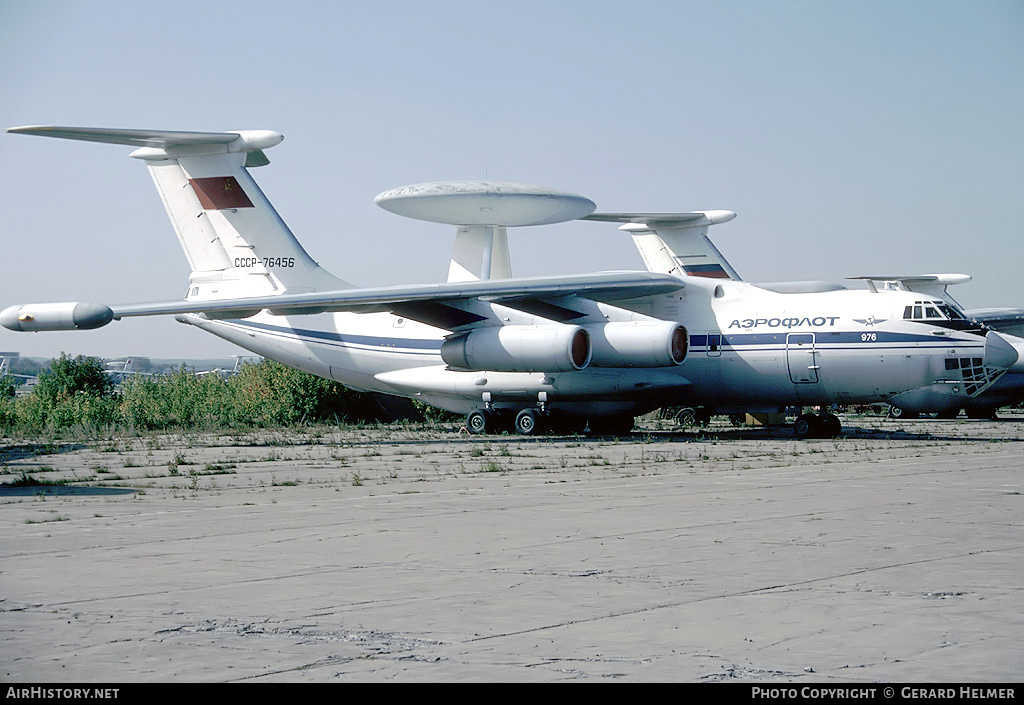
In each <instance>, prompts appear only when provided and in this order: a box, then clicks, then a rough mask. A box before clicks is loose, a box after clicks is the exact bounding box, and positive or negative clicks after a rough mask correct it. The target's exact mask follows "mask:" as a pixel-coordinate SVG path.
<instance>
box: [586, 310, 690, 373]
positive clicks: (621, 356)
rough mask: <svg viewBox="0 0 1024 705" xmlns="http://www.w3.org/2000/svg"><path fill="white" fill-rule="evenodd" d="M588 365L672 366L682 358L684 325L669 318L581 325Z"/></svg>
mask: <svg viewBox="0 0 1024 705" xmlns="http://www.w3.org/2000/svg"><path fill="white" fill-rule="evenodd" d="M585 328H586V329H587V332H589V333H590V340H591V345H592V346H593V349H594V352H593V355H592V356H591V359H590V365H591V367H673V366H675V365H680V364H682V362H683V360H685V359H686V352H687V349H688V347H689V345H688V336H687V333H686V328H684V327H683V326H681V325H680V324H678V323H673V322H672V321H619V322H613V323H604V324H601V325H593V326H590V325H588V326H585Z"/></svg>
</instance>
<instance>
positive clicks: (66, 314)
mask: <svg viewBox="0 0 1024 705" xmlns="http://www.w3.org/2000/svg"><path fill="white" fill-rule="evenodd" d="M113 319H114V312H113V311H112V310H111V309H110V307H109V306H104V305H103V304H89V303H80V302H71V303H59V304H24V305H20V306H10V307H8V308H5V309H4V310H3V311H0V325H2V326H3V327H4V328H7V329H8V330H13V331H18V332H21V333H28V332H33V331H44V330H48V331H54V330H91V329H93V328H101V327H103V326H105V325H107V324H108V323H110V322H111V321H112V320H113Z"/></svg>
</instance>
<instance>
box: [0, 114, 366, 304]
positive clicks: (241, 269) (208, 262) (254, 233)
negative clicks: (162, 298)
mask: <svg viewBox="0 0 1024 705" xmlns="http://www.w3.org/2000/svg"><path fill="white" fill-rule="evenodd" d="M8 132H14V133H20V134H29V135H39V136H43V137H59V138H63V139H73V140H85V141H88V142H106V143H111V144H125V145H132V146H135V147H138V149H136V150H135V151H134V152H132V154H131V156H132V157H135V158H137V159H142V160H143V161H145V162H146V166H147V167H148V168H149V173H150V175H151V176H152V177H153V182H154V183H155V184H156V188H157V191H159V192H160V198H161V200H162V201H163V204H164V208H166V209H167V215H168V216H169V217H170V219H171V223H172V224H173V226H174V231H175V233H176V234H177V236H178V241H179V242H180V244H181V248H182V250H184V252H185V257H186V258H187V259H188V263H189V266H190V267H191V270H192V273H191V275H190V281H189V288H188V292H187V294H186V296H185V298H186V299H187V300H189V301H210V300H218V299H225V298H238V297H251V296H274V295H279V294H284V293H289V294H300V293H306V292H315V291H329V290H336V289H343V288H348V287H349V286H350V285H349V284H347V283H345V282H344V281H342V280H340V279H338V278H337V277H335V276H334V275H332V274H330V273H329V272H327V271H326V270H325V269H323V268H322V267H320V265H318V264H317V263H316V262H315V261H313V259H312V258H311V257H310V256H309V255H308V254H307V253H306V251H305V250H304V249H303V248H302V245H300V244H299V242H298V240H296V239H295V236H294V235H293V234H292V232H291V231H290V230H289V229H288V226H287V225H285V223H284V221H283V220H282V219H281V216H280V215H278V213H277V211H276V210H274V207H273V206H272V205H271V204H270V201H268V200H267V197H266V196H265V195H264V194H263V191H262V190H260V188H259V186H257V184H256V182H255V181H254V180H253V178H252V176H251V175H250V174H249V168H250V167H255V166H264V165H266V164H269V163H270V162H269V160H268V159H267V157H266V155H265V154H264V151H263V150H265V149H269V148H270V147H273V146H274V145H277V144H279V143H280V142H281V140H282V139H284V137H283V136H282V135H281V134H280V133H277V132H271V131H269V130H247V131H240V132H180V131H163V130H160V131H158V130H120V129H105V128H82V127H47V126H32V127H14V128H11V129H9V130H8Z"/></svg>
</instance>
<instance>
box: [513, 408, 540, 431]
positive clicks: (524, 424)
mask: <svg viewBox="0 0 1024 705" xmlns="http://www.w3.org/2000/svg"><path fill="white" fill-rule="evenodd" d="M543 422H544V417H543V415H542V414H541V413H540V411H538V410H537V409H523V410H522V411H520V412H519V413H518V414H516V433H518V434H519V435H521V436H534V435H537V434H539V433H541V428H542V427H543V425H544V423H543Z"/></svg>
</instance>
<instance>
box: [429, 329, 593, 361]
mask: <svg viewBox="0 0 1024 705" xmlns="http://www.w3.org/2000/svg"><path fill="white" fill-rule="evenodd" d="M441 359H442V360H444V361H445V363H446V364H447V365H448V366H449V367H454V368H459V369H463V370H491V371H494V372H571V371H572V370H582V369H583V368H584V367H586V366H587V365H588V364H589V363H590V335H588V334H587V331H585V330H584V329H583V328H581V327H580V326H566V325H550V326H518V325H508V326H494V327H490V328H477V329H476V330H472V331H469V332H468V333H461V334H458V335H454V336H451V337H450V338H448V339H446V340H445V341H444V343H442V345H441Z"/></svg>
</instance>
